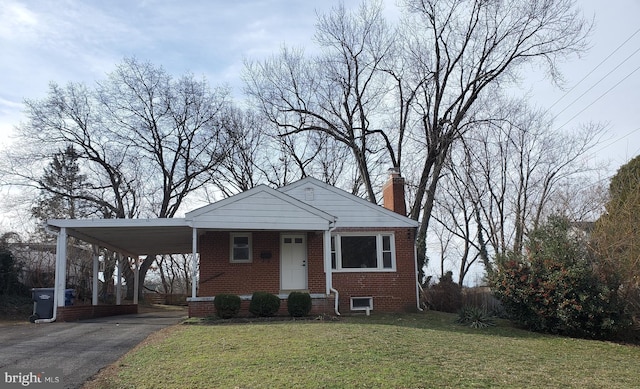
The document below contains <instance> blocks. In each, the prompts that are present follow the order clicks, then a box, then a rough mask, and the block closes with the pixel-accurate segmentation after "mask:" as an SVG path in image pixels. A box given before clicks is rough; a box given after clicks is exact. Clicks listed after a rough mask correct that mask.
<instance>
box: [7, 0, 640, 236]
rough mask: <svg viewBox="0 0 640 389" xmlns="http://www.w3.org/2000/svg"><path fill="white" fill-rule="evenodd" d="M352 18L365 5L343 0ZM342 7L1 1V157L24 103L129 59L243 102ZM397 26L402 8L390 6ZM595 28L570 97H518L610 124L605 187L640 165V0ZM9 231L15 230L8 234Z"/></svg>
mask: <svg viewBox="0 0 640 389" xmlns="http://www.w3.org/2000/svg"><path fill="white" fill-rule="evenodd" d="M344 3H345V5H346V6H347V8H353V7H356V6H357V5H358V4H359V0H345V1H344ZM337 4H339V0H323V1H304V0H299V1H294V0H237V1H229V0H180V1H178V0H175V1H170V0H138V1H135V0H110V1H103V0H0V148H1V147H10V144H11V137H12V134H13V128H14V126H16V125H18V124H19V123H20V121H21V120H24V119H23V116H22V110H23V105H22V102H23V100H24V99H25V98H28V99H38V98H43V97H45V95H46V92H47V89H48V85H49V83H50V82H51V81H54V82H56V83H59V84H62V85H64V84H66V83H68V82H84V83H87V84H89V85H91V84H92V83H94V82H95V81H96V80H100V79H103V78H104V77H105V75H106V73H108V72H110V71H112V70H113V69H114V67H115V65H116V64H118V63H120V62H121V61H122V59H123V58H124V57H131V56H135V57H137V58H138V59H140V60H148V61H150V62H152V63H154V64H156V65H161V66H163V67H164V68H165V69H166V70H167V71H168V72H169V73H170V74H175V75H181V74H184V73H186V72H192V73H193V74H195V75H196V76H200V75H203V76H205V77H206V78H207V79H208V81H209V82H210V84H211V85H220V84H226V85H228V86H230V87H231V88H232V90H233V94H234V96H236V98H237V99H242V81H241V73H242V70H243V67H244V61H245V60H246V59H251V60H260V59H264V58H266V57H268V56H270V55H272V54H275V53H277V52H278V51H279V50H280V48H281V47H282V46H283V45H287V46H296V47H298V46H302V47H305V48H306V49H307V50H309V49H310V48H312V47H313V34H314V27H315V20H316V15H317V13H324V12H326V11H328V10H329V9H330V8H331V7H333V6H336V5H337ZM384 4H385V7H386V8H385V12H386V13H387V14H388V16H389V17H390V18H392V19H394V18H396V17H397V14H398V11H397V9H396V7H395V0H385V1H384ZM577 4H578V6H579V7H580V8H581V9H582V11H583V13H584V15H585V16H586V17H587V18H589V19H591V18H592V19H593V20H594V22H595V26H594V30H593V33H592V35H591V44H590V45H591V48H590V50H589V52H588V53H586V54H585V55H583V56H582V57H581V58H572V59H570V60H569V61H568V62H566V63H564V64H563V65H562V66H561V67H560V69H561V71H562V72H563V73H564V76H565V83H564V85H563V86H564V90H560V89H558V88H556V87H553V86H552V85H551V84H550V83H549V81H548V80H547V79H545V78H544V75H543V74H541V73H539V72H538V71H537V69H526V70H524V71H523V74H522V75H523V80H522V85H521V86H520V87H519V89H516V92H515V93H522V94H528V95H529V96H530V98H531V101H532V102H533V103H534V104H537V105H538V106H540V107H541V108H543V109H548V110H549V112H550V113H551V114H552V115H554V116H556V120H555V123H556V126H558V127H562V128H563V129H566V130H567V131H570V130H571V129H572V128H575V127H576V126H578V125H580V124H581V123H586V122H590V121H594V122H602V123H605V124H606V128H607V131H606V133H605V135H604V137H603V139H602V140H601V144H600V145H599V146H598V147H597V148H596V150H595V152H594V153H592V154H591V155H589V159H592V160H593V161H599V162H602V161H604V162H608V163H609V165H608V166H609V167H608V169H607V171H606V172H604V173H603V175H604V179H607V178H608V177H610V176H611V175H613V174H614V173H615V171H616V170H617V169H618V168H619V167H620V166H621V165H622V164H624V163H626V162H627V161H629V160H630V159H631V158H633V157H634V156H636V155H638V154H640V92H639V91H640V24H639V23H638V21H637V20H638V16H639V15H640V0H610V1H602V0H578V1H577ZM9 226H10V225H9Z"/></svg>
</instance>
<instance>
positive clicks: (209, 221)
mask: <svg viewBox="0 0 640 389" xmlns="http://www.w3.org/2000/svg"><path fill="white" fill-rule="evenodd" d="M192 223H193V226H194V227H196V228H224V229H247V230H250V229H267V230H326V229H328V228H329V221H328V220H327V219H326V218H323V217H321V216H318V215H315V214H313V213H311V212H309V211H308V210H305V209H303V208H301V207H298V206H295V205H293V204H292V203H291V202H287V201H285V200H283V199H281V198H279V197H276V196H274V195H273V194H272V193H269V191H266V190H258V191H254V192H253V193H250V194H248V195H246V196H243V197H242V198H241V199H239V200H238V201H227V202H224V203H223V205H221V206H217V207H213V208H212V209H210V210H209V211H207V212H204V213H200V214H197V215H195V216H193V218H192Z"/></svg>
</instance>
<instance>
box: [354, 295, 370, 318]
mask: <svg viewBox="0 0 640 389" xmlns="http://www.w3.org/2000/svg"><path fill="white" fill-rule="evenodd" d="M351 310H352V311H366V312H367V315H368V314H369V311H372V310H373V297H351Z"/></svg>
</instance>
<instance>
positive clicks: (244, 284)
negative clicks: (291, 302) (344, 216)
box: [189, 228, 417, 317]
mask: <svg viewBox="0 0 640 389" xmlns="http://www.w3.org/2000/svg"><path fill="white" fill-rule="evenodd" d="M369 230H370V229H365V228H348V229H340V230H338V231H337V232H348V231H358V232H363V231H369ZM375 231H376V232H380V231H393V232H394V235H395V247H396V271H395V272H343V273H339V272H334V273H333V286H334V288H335V289H337V290H338V292H339V293H340V312H341V313H345V314H348V313H349V308H350V298H351V297H373V306H374V312H406V311H414V310H415V309H416V306H417V303H416V274H415V258H414V253H415V251H414V239H415V235H414V229H412V228H377V229H375ZM306 236H307V269H308V290H309V292H310V293H318V294H323V293H325V272H324V264H323V233H322V232H308V233H306ZM229 244H230V236H229V232H225V231H209V232H207V233H205V234H204V236H202V237H201V238H200V240H199V246H200V286H199V290H198V296H201V297H209V296H211V297H212V296H215V295H216V294H219V293H231V294H237V295H250V294H252V293H253V292H255V291H265V292H269V293H273V294H278V293H279V292H280V232H277V231H254V232H253V233H252V247H253V252H252V257H253V262H252V263H231V262H230V261H229ZM267 252H269V253H270V254H271V258H268V259H267V258H261V253H267ZM330 300H331V302H330V303H327V302H326V301H325V302H323V303H322V309H321V310H319V311H318V313H332V312H333V298H332V297H330ZM247 304H248V302H247ZM316 304H319V303H316ZM282 307H284V314H286V301H283V305H282ZM213 314H215V309H214V307H213V302H212V301H204V302H196V301H193V302H190V303H189V315H190V316H195V317H203V316H210V315H213Z"/></svg>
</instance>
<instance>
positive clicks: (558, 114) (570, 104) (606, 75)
mask: <svg viewBox="0 0 640 389" xmlns="http://www.w3.org/2000/svg"><path fill="white" fill-rule="evenodd" d="M639 51H640V47H639V48H638V49H637V50H636V51H634V52H633V53H631V54H630V55H629V56H628V57H627V58H625V59H624V60H623V61H622V62H620V63H619V64H618V65H617V66H616V67H615V68H613V69H611V70H610V71H609V73H607V74H605V75H604V76H603V77H601V78H600V79H599V80H598V81H597V82H596V83H595V84H593V85H591V87H589V89H587V90H586V91H584V92H583V93H582V94H581V95H580V96H578V97H577V98H575V99H574V100H573V101H572V102H571V103H569V104H568V105H567V106H566V107H564V108H563V109H562V110H561V111H560V112H558V113H557V114H555V117H558V116H560V114H561V113H563V112H564V111H566V110H567V109H568V108H569V107H571V106H572V105H573V104H575V103H576V102H577V101H578V100H580V99H581V98H582V97H584V95H586V94H587V93H589V92H590V91H591V90H592V89H593V88H595V87H596V86H598V84H600V83H601V82H602V81H604V80H605V79H606V78H607V77H609V76H610V75H611V74H612V73H613V72H615V71H616V70H618V68H620V66H622V65H624V64H625V63H626V62H627V61H628V60H629V59H630V58H631V57H633V56H634V55H636V54H637V53H638V52H639ZM594 70H595V69H594ZM591 73H593V71H591ZM591 73H589V74H591ZM583 80H584V78H583ZM576 85H578V84H576ZM552 107H553V105H552V106H551V107H550V108H549V109H551V108H552Z"/></svg>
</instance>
